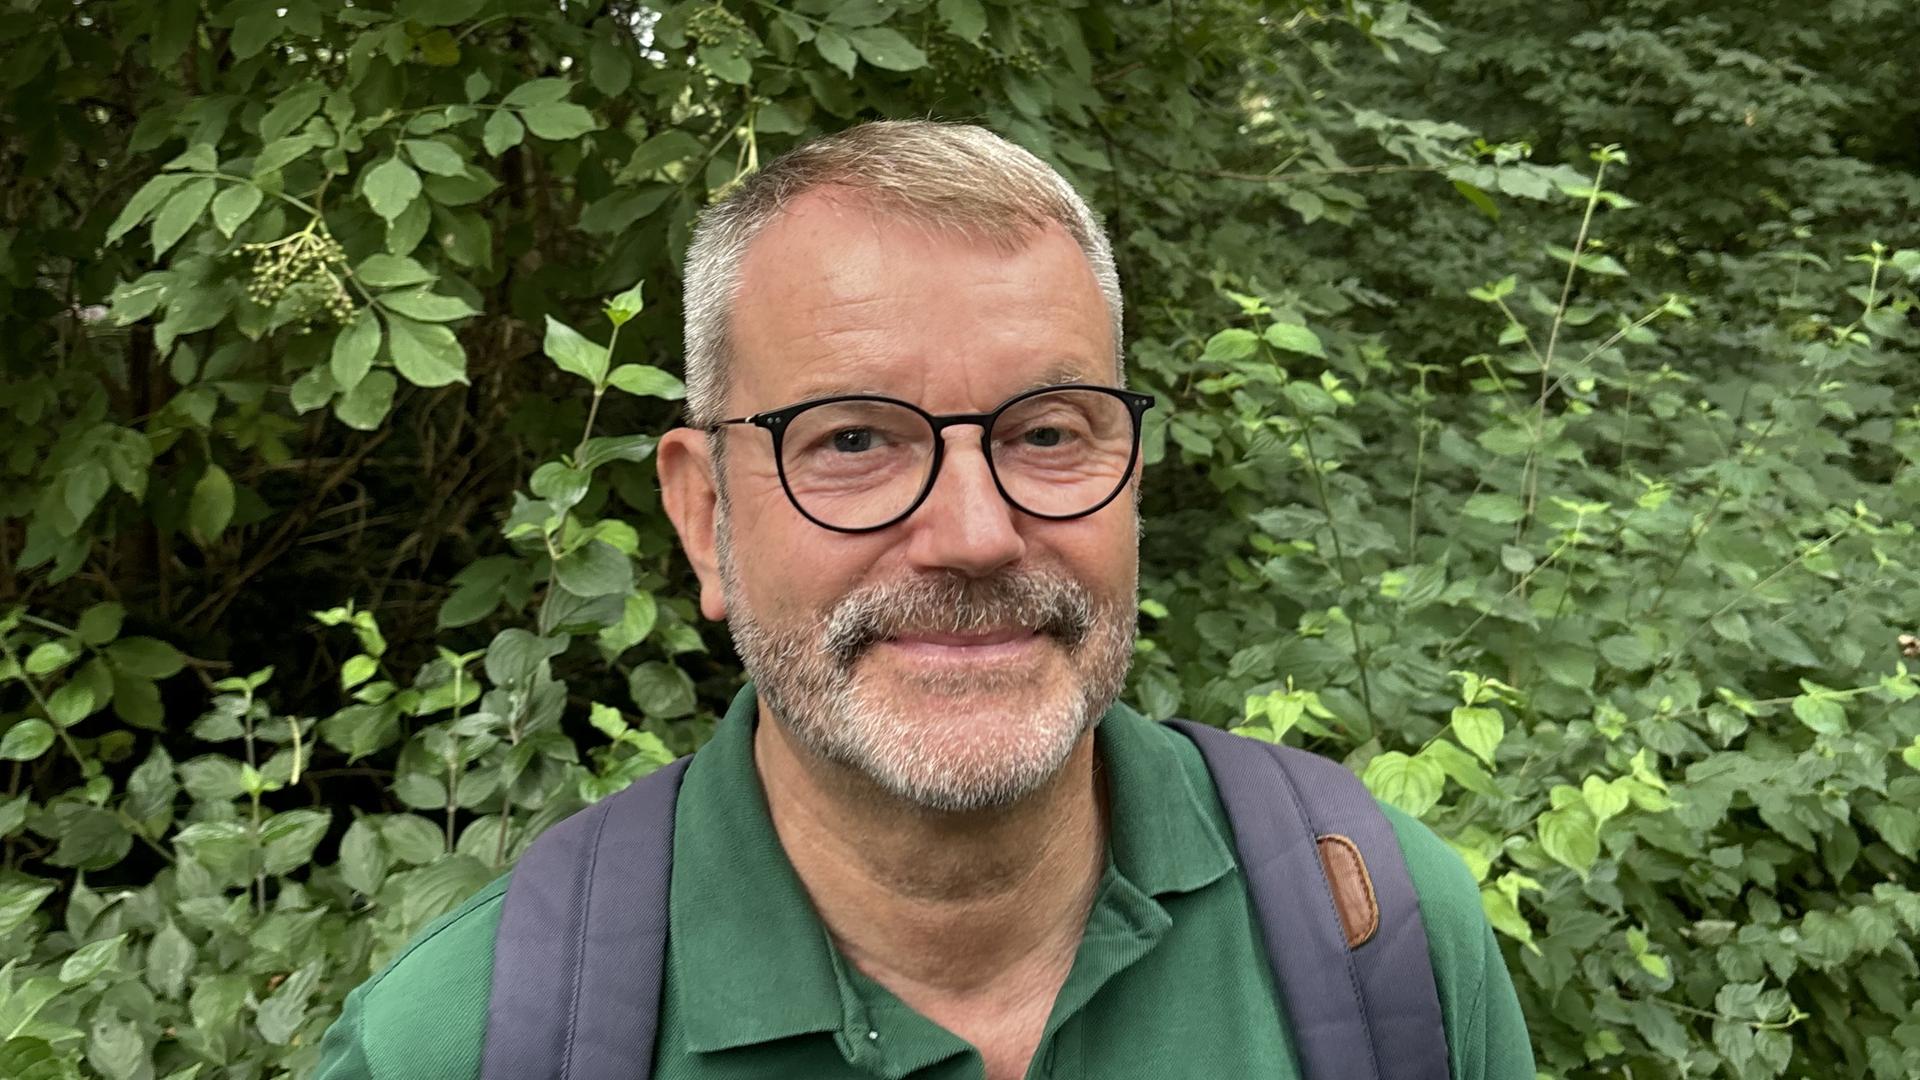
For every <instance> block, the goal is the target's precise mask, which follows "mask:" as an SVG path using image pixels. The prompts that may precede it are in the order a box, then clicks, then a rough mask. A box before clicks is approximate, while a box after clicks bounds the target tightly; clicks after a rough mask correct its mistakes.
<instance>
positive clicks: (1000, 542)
mask: <svg viewBox="0 0 1920 1080" xmlns="http://www.w3.org/2000/svg"><path fill="white" fill-rule="evenodd" d="M977 432H978V429H977V428H960V429H957V430H955V429H949V430H948V431H946V432H943V433H942V434H943V436H944V437H945V438H946V440H947V442H946V448H945V455H944V457H945V460H944V461H942V462H941V465H940V475H939V476H937V477H935V478H934V483H933V490H932V491H930V492H928V493H927V500H926V502H924V503H921V504H920V509H918V510H916V511H914V513H913V516H911V517H909V518H908V519H907V520H906V526H907V528H909V529H910V530H912V536H911V541H910V542H909V544H908V548H907V556H908V559H909V560H910V561H911V562H912V563H913V564H914V565H915V566H918V567H921V568H923V569H928V570H951V571H954V572H957V573H962V574H966V575H967V576H969V577H985V576H987V575H988V574H991V573H993V572H994V571H996V570H999V569H1000V568H1001V567H1003V566H1006V565H1007V564H1008V563H1011V562H1014V561H1016V560H1018V559H1019V558H1020V556H1022V555H1024V554H1026V550H1027V542H1026V539H1025V538H1024V537H1022V536H1021V535H1020V530H1019V529H1018V528H1016V527H1015V522H1014V520H1013V516H1014V515H1015V514H1016V513H1018V512H1019V511H1017V510H1015V509H1014V508H1013V507H1012V506H1010V505H1008V503H1007V500H1005V499H1003V498H1001V496H1000V489H999V488H998V487H997V486H995V485H994V482H993V473H992V472H991V471H990V470H989V468H988V465H987V457H986V454H985V453H983V452H982V450H981V445H980V438H979V436H978V434H977Z"/></svg>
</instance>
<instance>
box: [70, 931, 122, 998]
mask: <svg viewBox="0 0 1920 1080" xmlns="http://www.w3.org/2000/svg"><path fill="white" fill-rule="evenodd" d="M126 942H127V935H125V934H115V935H114V936H112V937H110V938H101V939H100V940H99V941H90V942H88V943H87V944H85V945H82V946H80V947H79V948H78V949H75V950H74V951H73V954H72V955H70V956H68V957H67V959H66V961H65V962H64V963H62V964H61V965H60V981H61V982H63V983H66V984H67V985H68V986H73V985H75V984H76V983H86V982H92V981H93V980H94V978H95V977H96V976H98V975H99V974H100V973H101V972H103V971H105V970H107V968H108V967H110V966H112V965H114V964H117V963H118V962H119V961H120V949H121V947H122V946H124V945H125V944H126Z"/></svg>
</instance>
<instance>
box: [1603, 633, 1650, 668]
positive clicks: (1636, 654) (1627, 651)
mask: <svg viewBox="0 0 1920 1080" xmlns="http://www.w3.org/2000/svg"><path fill="white" fill-rule="evenodd" d="M1600 656H1601V658H1602V659H1604V660H1605V661H1606V662H1607V663H1609V664H1612V665H1613V666H1614V667H1617V668H1619V669H1621V670H1622V671H1640V670H1642V669H1644V668H1648V667H1651V666H1653V650H1652V649H1649V648H1647V643H1646V642H1644V641H1642V640H1640V638H1639V636H1638V635H1635V634H1619V635H1616V636H1614V637H1610V638H1606V639H1605V640H1603V641H1601V642H1600Z"/></svg>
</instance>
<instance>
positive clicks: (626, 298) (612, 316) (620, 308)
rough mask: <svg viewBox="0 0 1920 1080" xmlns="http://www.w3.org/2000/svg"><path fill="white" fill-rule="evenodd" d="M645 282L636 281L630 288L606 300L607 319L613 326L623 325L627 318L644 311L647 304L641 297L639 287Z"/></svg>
mask: <svg viewBox="0 0 1920 1080" xmlns="http://www.w3.org/2000/svg"><path fill="white" fill-rule="evenodd" d="M645 284H646V282H644V281H636V282H634V283H633V287H632V288H630V289H628V290H627V291H626V292H623V293H621V294H620V295H618V296H616V297H614V298H613V299H611V300H609V301H607V308H606V311H607V319H608V321H610V322H612V323H613V325H615V326H624V325H626V323H627V321H628V320H630V319H632V318H633V317H634V316H635V315H638V314H640V312H642V311H644V310H645V309H646V306H647V305H646V301H645V300H644V299H643V298H642V295H641V288H642V286H644V285H645Z"/></svg>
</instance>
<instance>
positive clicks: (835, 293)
mask: <svg viewBox="0 0 1920 1080" xmlns="http://www.w3.org/2000/svg"><path fill="white" fill-rule="evenodd" d="M729 329H730V333H729V338H730V345H731V348H730V349H729V352H730V354H731V359H732V371H731V372H730V381H731V383H732V385H731V386H730V387H729V388H728V391H729V397H735V395H736V394H737V393H739V392H741V391H744V392H745V393H746V395H747V398H745V399H738V400H735V401H734V405H733V407H734V408H736V409H737V408H768V407H773V406H776V405H780V404H786V403H787V401H786V400H769V398H777V397H779V396H780V395H781V394H782V393H787V392H788V391H789V390H790V389H791V388H794V387H798V386H800V385H801V384H810V383H818V382H820V380H821V377H822V375H823V374H824V373H826V372H834V371H837V372H838V373H841V374H848V375H855V376H857V375H866V376H871V377H872V378H873V379H874V380H876V388H877V386H878V383H879V382H886V381H889V380H891V381H894V382H896V383H910V382H912V381H913V378H914V376H915V375H916V374H917V373H919V372H920V371H921V370H922V369H924V367H925V366H926V365H953V364H963V365H972V366H973V367H975V368H976V369H978V370H977V371H976V372H975V373H974V374H977V375H978V376H979V377H981V378H983V379H992V378H997V377H998V376H999V374H1001V373H1002V370H1001V369H1012V368H1021V367H1027V366H1044V367H1047V368H1049V369H1058V368H1061V367H1063V366H1066V367H1072V368H1074V369H1076V370H1077V371H1079V372H1080V376H1081V377H1082V378H1092V379H1100V380H1105V379H1108V378H1111V376H1112V374H1113V360H1112V358H1113V353H1114V345H1113V340H1112V329H1111V320H1110V310H1109V308H1108V305H1107V302H1106V299H1105V297H1104V296H1103V295H1102V293H1101V290H1100V287H1099V284H1098V281H1097V279H1096V278H1095V276H1094V273H1093V269H1092V267H1091V265H1090V264H1089V263H1088V261H1087V258H1086V255H1085V253H1084V252H1083V251H1081V249H1080V246H1079V245H1078V244H1077V243H1076V242H1075V241H1074V239H1073V238H1072V237H1071V236H1070V235H1069V234H1068V232H1067V230H1066V229H1065V228H1063V227H1062V226H1060V225H1059V224H1058V223H1057V222H1052V221H1047V222H1044V223H1042V224H1037V225H1002V226H1000V227H997V228H982V229H974V228H968V227H963V226H961V225H957V224H953V223H948V222H943V221H939V220H929V219H927V218H926V217H924V216H918V215H911V214H905V213H901V212H899V211H897V210H894V209H890V208H887V207H885V206H876V205H874V204H873V203H872V201H871V200H867V199H864V198H861V197H860V196H858V195H856V194H851V193H847V192H845V191H835V190H831V189H829V190H822V191H818V192H809V193H807V194H806V195H803V196H800V197H798V198H796V199H794V200H793V201H792V202H791V203H789V204H788V205H787V207H785V208H784V210H783V212H782V213H781V214H780V215H779V216H778V217H777V218H776V219H775V220H774V221H772V222H771V223H769V225H768V226H767V227H766V228H765V229H763V230H762V231H761V232H760V234H759V235H758V236H756V237H755V238H754V240H753V241H752V243H751V244H750V245H749V246H748V248H747V250H746V252H745V255H744V257H743V259H742V261H741V267H740V275H739V279H738V282H737V286H736V290H735V294H734V303H733V305H732V319H731V326H730V328H729ZM1006 374H1007V375H1008V376H1009V377H1011V378H1014V379H1016V380H1018V379H1022V378H1025V379H1028V380H1031V379H1032V378H1033V377H1034V376H1033V373H1032V372H1019V371H1008V372H1006ZM855 381H856V382H857V379H856V380H855Z"/></svg>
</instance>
